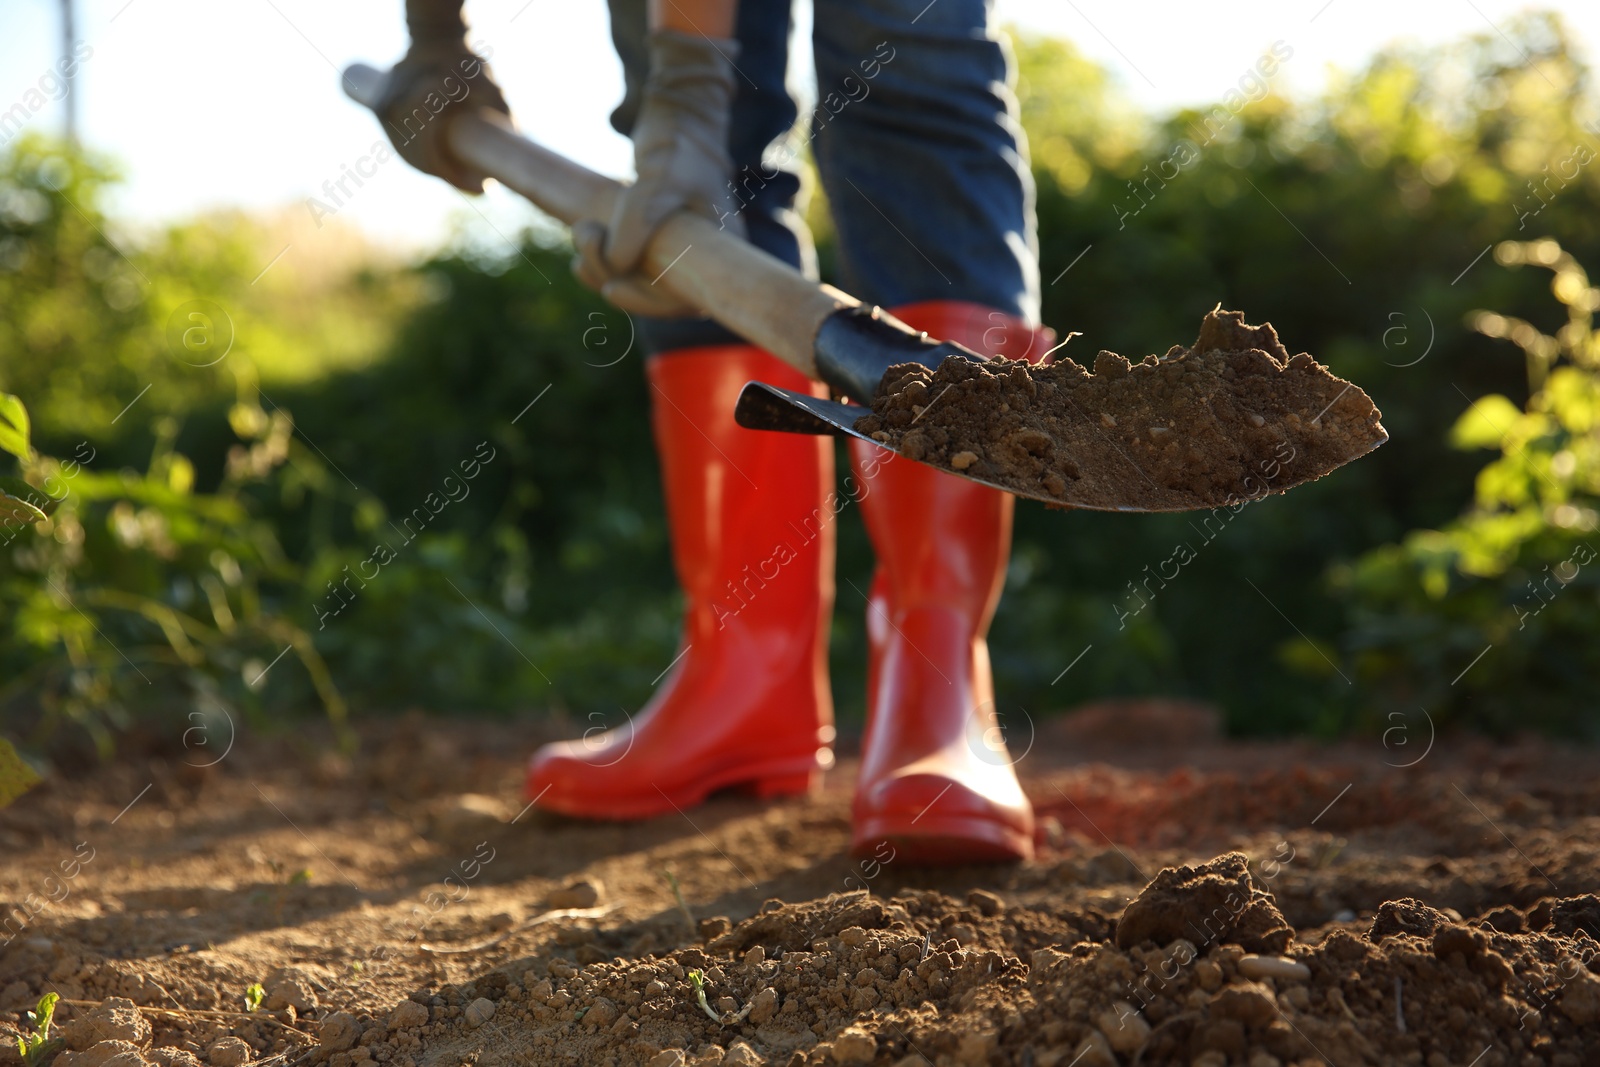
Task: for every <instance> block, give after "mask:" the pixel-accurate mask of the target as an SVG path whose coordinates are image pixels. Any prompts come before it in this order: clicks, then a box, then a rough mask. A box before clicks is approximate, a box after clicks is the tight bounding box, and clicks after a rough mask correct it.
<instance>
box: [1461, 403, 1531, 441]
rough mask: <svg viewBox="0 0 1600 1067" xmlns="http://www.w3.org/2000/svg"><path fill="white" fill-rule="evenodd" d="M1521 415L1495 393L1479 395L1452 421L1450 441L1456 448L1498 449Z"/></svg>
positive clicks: (1511, 404)
mask: <svg viewBox="0 0 1600 1067" xmlns="http://www.w3.org/2000/svg"><path fill="white" fill-rule="evenodd" d="M1521 418H1522V409H1521V408H1519V407H1517V405H1515V404H1513V403H1512V402H1511V401H1509V400H1507V399H1506V398H1505V397H1503V396H1501V395H1500V394H1499V393H1490V394H1489V395H1488V396H1480V397H1479V398H1478V400H1477V402H1476V403H1474V404H1473V405H1472V406H1471V407H1470V408H1468V409H1467V410H1466V411H1465V412H1464V413H1463V414H1462V416H1461V418H1459V419H1457V420H1456V424H1455V427H1454V428H1453V429H1451V431H1450V443H1451V444H1453V445H1455V446H1456V447H1457V448H1499V447H1500V446H1501V444H1502V442H1504V441H1505V439H1506V438H1507V437H1508V436H1509V435H1510V434H1511V432H1512V430H1513V429H1515V428H1516V425H1517V423H1518V421H1519V420H1521Z"/></svg>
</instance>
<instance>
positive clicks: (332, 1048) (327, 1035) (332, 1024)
mask: <svg viewBox="0 0 1600 1067" xmlns="http://www.w3.org/2000/svg"><path fill="white" fill-rule="evenodd" d="M360 1036H361V1024H360V1023H358V1022H356V1017H355V1016H354V1015H351V1014H350V1013H349V1012H347V1011H336V1012H334V1013H333V1014H332V1015H329V1016H328V1017H327V1018H325V1019H323V1020H322V1025H321V1026H319V1027H317V1041H318V1042H319V1043H320V1044H321V1046H322V1048H323V1051H325V1052H343V1051H344V1050H345V1049H347V1048H349V1047H350V1046H351V1045H354V1044H355V1043H356V1039H357V1038H359V1037H360Z"/></svg>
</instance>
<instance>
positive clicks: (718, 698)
mask: <svg viewBox="0 0 1600 1067" xmlns="http://www.w3.org/2000/svg"><path fill="white" fill-rule="evenodd" d="M612 19H613V35H614V37H615V38H616V42H617V49H618V53H619V55H621V56H622V58H623V62H624V66H625V68H626V69H627V71H628V85H629V95H628V98H627V99H626V100H624V102H623V105H622V106H621V107H620V108H618V109H617V114H616V115H615V116H614V117H613V122H614V123H615V124H616V125H617V127H618V129H621V130H623V131H624V132H626V131H627V129H628V128H629V126H630V125H631V122H632V118H633V113H634V111H635V110H636V107H637V87H638V85H639V84H641V83H642V81H643V79H644V75H645V73H646V72H645V71H644V70H643V69H641V68H640V64H641V63H642V62H643V61H644V58H645V56H646V54H647V53H646V51H645V49H644V37H645V34H644V5H643V3H642V2H641V0H613V2H612ZM738 30H739V38H740V42H741V46H742V50H741V54H740V57H739V62H738V65H739V68H740V72H741V74H740V77H741V86H740V91H739V94H738V96H737V97H736V99H735V102H734V115H733V129H732V131H731V146H730V147H731V148H732V157H733V159H734V161H735V163H736V165H738V166H740V168H741V170H740V180H739V182H738V184H737V189H738V193H739V199H740V200H741V202H742V203H743V204H744V213H745V217H746V222H747V224H748V232H749V235H750V239H751V240H752V241H754V242H755V243H757V244H758V245H760V246H761V247H763V248H765V249H766V250H767V251H769V252H771V253H773V254H774V255H777V256H779V257H780V258H784V259H786V260H788V261H789V262H791V263H795V264H797V265H798V264H800V263H801V262H802V261H803V259H804V258H805V255H808V254H809V249H810V246H809V239H808V238H807V237H806V235H805V233H804V231H803V229H801V228H798V227H797V225H796V224H795V221H794V217H793V212H792V210H791V209H792V204H793V198H794V195H795V193H796V192H797V191H798V188H799V182H798V179H796V178H795V176H794V175H793V174H792V173H788V172H783V171H777V170H773V169H770V168H769V169H764V170H763V169H761V157H762V150H763V149H764V148H765V146H766V145H767V144H768V143H770V142H771V141H772V140H773V139H774V138H775V137H778V136H780V135H783V134H785V133H786V132H787V131H788V130H789V128H790V125H791V124H792V123H793V120H794V114H795V109H794V104H793V102H792V101H790V99H789V97H788V95H787V93H786V92H785V91H784V63H785V49H786V48H787V44H788V31H789V11H788V6H787V0H744V2H743V3H742V4H741V5H740V16H739V27H738ZM640 334H641V336H643V337H644V339H645V341H646V344H647V346H648V347H649V348H650V351H651V355H650V356H649V357H648V360H647V363H646V372H647V374H648V376H649V381H650V397H651V420H652V423H653V426H654V430H655V439H656V451H657V453H658V454H659V457H660V461H661V474H662V483H663V488H664V490H665V493H664V495H665V497H666V502H667V519H668V525H669V528H670V531H671V536H672V557H673V564H674V569H675V571H676V573H677V577H678V581H679V584H680V585H681V587H682V588H683V591H684V599H685V601H686V611H685V617H684V626H683V636H682V639H681V642H680V649H681V651H680V652H679V654H678V657H677V659H675V660H674V661H673V667H672V670H671V671H670V672H669V673H668V675H667V678H666V681H665V682H663V683H662V685H661V686H660V687H659V688H658V689H657V690H656V693H655V695H654V696H653V697H652V698H651V700H650V702H649V704H647V705H646V706H645V708H644V709H643V710H642V711H640V713H639V714H637V715H635V716H633V717H631V718H630V720H629V721H628V723H627V724H626V725H624V726H622V727H620V728H618V729H615V730H610V731H606V732H605V733H601V734H591V735H586V736H585V737H584V738H583V739H581V740H578V741H571V742H563V743H560V744H555V745H546V746H545V747H544V748H542V749H540V750H539V752H538V753H536V754H535V755H534V758H533V760H532V762H531V764H530V766H529V768H528V776H527V782H526V785H525V789H526V795H527V796H528V798H529V799H530V800H533V801H536V802H537V803H538V804H539V805H540V806H541V807H544V808H548V809H551V810H555V811H561V812H565V813H567V814H571V815H580V816H586V817H590V818H617V819H622V818H638V817H644V816H649V815H657V814H665V813H669V812H672V811H673V810H675V809H682V808H684V807H688V806H690V805H692V804H695V803H698V802H699V801H701V800H703V799H704V798H705V797H706V795H707V794H708V793H710V792H711V791H712V790H715V789H719V788H723V787H726V786H733V785H739V786H746V787H749V788H751V789H753V790H754V791H755V792H757V793H758V794H761V795H765V796H771V795H776V794H781V793H794V792H802V791H804V790H805V789H806V788H807V787H808V786H809V785H810V784H811V782H812V781H814V780H815V778H816V777H817V775H818V773H819V772H820V771H821V770H822V769H824V768H826V767H828V766H830V765H831V764H832V761H833V754H832V749H831V747H830V746H831V744H832V741H833V701H832V693H831V691H830V689H829V685H828V673H827V651H828V625H829V622H830V620H831V619H832V614H833V540H834V527H833V516H834V511H835V509H834V507H832V506H831V501H832V499H833V497H832V495H831V494H832V489H833V448H832V442H831V441H829V440H828V439H827V438H822V437H807V436H799V435H793V434H782V433H765V432H761V431H755V430H746V429H743V428H741V427H739V426H737V425H735V424H734V421H733V408H734V401H735V400H736V399H737V398H738V395H739V390H740V389H741V388H742V387H743V386H744V384H745V382H747V381H749V380H751V379H752V378H758V379H761V380H762V381H766V382H771V383H773V384H775V385H780V386H783V387H784V388H788V389H795V390H805V389H820V387H818V386H815V385H814V384H813V383H811V382H808V381H807V380H806V379H805V378H804V377H802V376H801V375H800V374H798V373H797V372H795V371H794V370H792V369H791V368H789V367H788V366H786V365H785V364H783V363H781V362H780V361H779V360H777V359H776V358H775V357H773V356H772V355H770V354H768V353H766V352H763V351H762V350H760V349H758V348H755V347H754V346H751V345H748V344H744V343H742V342H740V341H739V340H738V339H737V338H734V337H732V335H730V334H728V333H727V332H726V331H724V330H723V329H722V328H721V327H719V326H717V325H716V324H715V323H712V322H710V321H709V320H705V319H691V320H670V321H669V320H649V321H646V322H641V324H640Z"/></svg>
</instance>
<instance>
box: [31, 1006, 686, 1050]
mask: <svg viewBox="0 0 1600 1067" xmlns="http://www.w3.org/2000/svg"><path fill="white" fill-rule="evenodd" d="M60 999H61V997H60V995H59V994H56V993H46V994H45V995H44V996H42V997H40V998H39V1006H38V1008H36V1009H35V1010H33V1011H30V1012H28V1021H29V1022H31V1023H32V1024H33V1033H31V1034H27V1035H25V1036H23V1037H19V1038H17V1051H18V1052H20V1053H22V1059H23V1060H24V1062H26V1063H28V1064H30V1065H31V1064H35V1063H38V1062H40V1061H41V1060H43V1059H44V1057H45V1056H46V1055H48V1054H49V1053H50V1052H52V1051H54V1049H55V1046H57V1045H59V1044H60V1043H61V1039H60V1038H52V1037H51V1036H50V1023H51V1021H52V1020H53V1019H54V1018H55V1014H56V1002H57V1001H59V1000H60ZM700 1000H701V1003H702V1004H703V1003H705V997H704V996H703V995H702V996H701V998H700Z"/></svg>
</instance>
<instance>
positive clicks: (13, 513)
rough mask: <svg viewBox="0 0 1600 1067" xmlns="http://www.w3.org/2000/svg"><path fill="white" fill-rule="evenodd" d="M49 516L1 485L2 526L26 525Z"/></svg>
mask: <svg viewBox="0 0 1600 1067" xmlns="http://www.w3.org/2000/svg"><path fill="white" fill-rule="evenodd" d="M49 517H50V516H48V515H46V514H45V513H44V512H43V511H41V510H40V509H39V508H36V507H34V506H33V505H32V504H30V503H28V502H27V501H26V500H23V499H22V498H21V497H15V496H12V495H11V494H10V493H8V492H4V491H3V487H0V527H3V526H26V525H28V524H29V523H34V522H43V521H44V520H46V519H48V518H49Z"/></svg>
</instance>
